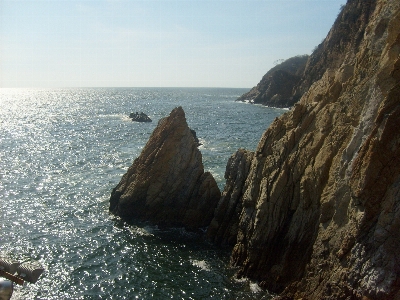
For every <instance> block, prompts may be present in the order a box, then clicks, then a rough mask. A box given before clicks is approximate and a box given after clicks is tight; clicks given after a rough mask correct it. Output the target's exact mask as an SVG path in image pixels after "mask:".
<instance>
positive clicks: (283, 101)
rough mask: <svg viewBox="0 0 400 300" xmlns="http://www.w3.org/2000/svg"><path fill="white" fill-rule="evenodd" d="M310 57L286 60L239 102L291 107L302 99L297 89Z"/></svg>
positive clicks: (268, 73) (304, 56)
mask: <svg viewBox="0 0 400 300" xmlns="http://www.w3.org/2000/svg"><path fill="white" fill-rule="evenodd" d="M308 57H309V56H308V55H299V56H295V57H292V58H289V59H287V60H285V61H284V62H282V63H280V64H278V65H276V66H275V67H273V68H272V69H271V70H269V71H268V72H267V73H266V74H265V75H264V76H263V78H262V79H261V81H260V82H259V83H258V84H257V86H255V87H253V88H252V89H251V90H250V91H249V92H247V93H245V94H243V95H242V96H240V97H239V98H238V99H237V100H238V101H250V102H251V103H256V104H263V105H266V106H271V107H291V106H293V105H294V104H295V103H296V102H297V101H298V100H299V99H300V97H301V95H302V92H301V91H300V90H299V89H298V88H297V87H298V85H299V84H300V81H301V79H302V76H303V73H304V68H305V66H306V63H307V60H308Z"/></svg>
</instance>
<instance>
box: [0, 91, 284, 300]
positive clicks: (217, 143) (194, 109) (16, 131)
mask: <svg viewBox="0 0 400 300" xmlns="http://www.w3.org/2000/svg"><path fill="white" fill-rule="evenodd" d="M246 91H247V89H219V88H213V89H208V88H198V89H197V88H182V89H180V88H159V89H158V88H98V89H0V129H1V131H0V133H1V134H0V209H1V212H0V218H1V219H0V220H1V222H0V226H1V227H0V228H1V229H0V230H1V235H0V255H3V256H6V257H9V258H12V259H15V260H18V261H31V260H34V261H39V262H40V263H41V264H42V266H43V267H44V269H45V272H44V273H43V274H42V275H41V277H40V279H39V281H38V282H37V283H35V284H29V283H25V285H24V286H16V287H15V290H14V295H13V297H12V299H269V298H270V296H268V293H266V292H263V291H261V289H259V288H258V286H257V284H256V283H255V282H251V281H248V280H237V279H235V276H234V274H235V269H234V268H232V267H230V266H229V252H228V251H226V250H221V249H218V248H217V247H215V246H213V245H211V244H210V243H208V242H207V241H205V240H204V239H203V238H202V236H201V235H199V234H198V233H193V232H187V231H185V230H184V229H182V228H172V229H168V230H166V229H159V228H157V227H156V226H151V225H149V224H143V223H135V222H134V223H133V224H127V223H126V222H123V221H122V220H120V219H119V218H116V217H114V216H113V215H110V214H109V212H108V205H109V202H108V201H109V197H110V193H111V190H112V188H114V187H115V186H116V185H117V184H118V182H119V180H120V179H121V176H122V175H123V174H124V173H125V172H126V170H127V168H128V167H129V166H130V165H131V164H132V162H133V160H134V159H135V158H136V157H137V156H139V154H140V152H141V149H142V148H143V146H144V145H145V144H146V142H147V140H148V138H149V136H150V134H151V133H152V131H153V130H154V128H155V127H156V125H157V122H158V121H159V120H160V119H161V118H163V117H166V116H168V115H169V113H170V112H171V110H172V109H173V108H175V107H177V106H182V107H183V109H184V111H185V113H186V119H187V122H188V124H189V126H190V127H191V128H192V129H194V130H195V131H196V133H197V136H198V137H199V139H200V142H201V143H202V145H201V146H200V148H199V149H200V151H201V152H202V155H203V163H204V167H205V170H206V171H210V172H211V173H212V174H213V176H214V177H215V179H216V180H217V182H218V185H219V187H220V188H221V190H222V189H223V186H224V172H225V166H226V163H227V160H228V158H229V156H230V155H232V154H233V153H234V152H235V151H236V150H237V149H238V148H246V149H249V150H254V149H255V148H256V145H257V143H258V141H259V139H260V137H261V134H262V133H263V132H264V131H265V129H266V128H267V127H268V126H269V124H270V123H271V122H272V121H273V120H274V119H275V118H276V117H277V116H279V115H281V114H282V113H283V112H284V111H283V110H280V109H273V108H267V107H263V106H256V105H251V104H245V103H241V102H235V99H236V98H237V97H238V96H240V95H241V94H243V93H244V92H246ZM131 112H144V113H146V114H147V115H148V116H149V117H150V118H151V119H152V120H153V122H151V123H136V122H132V121H131V119H129V117H128V116H129V114H130V113H131Z"/></svg>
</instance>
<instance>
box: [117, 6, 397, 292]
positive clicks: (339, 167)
mask: <svg viewBox="0 0 400 300" xmlns="http://www.w3.org/2000/svg"><path fill="white" fill-rule="evenodd" d="M399 20H400V2H399V1H397V0H389V1H385V0H371V1H364V0H349V1H347V4H346V5H345V6H344V7H343V8H342V9H341V11H340V13H339V15H338V17H337V19H336V21H335V23H334V25H333V27H332V29H331V30H330V32H329V33H328V35H327V37H326V38H325V40H324V41H323V42H322V43H321V44H320V45H318V46H317V47H316V49H315V50H314V52H313V53H312V54H311V55H310V56H309V57H302V58H301V59H298V60H296V62H301V63H302V64H296V65H295V66H294V67H296V68H297V69H296V68H293V69H289V71H288V70H283V71H285V72H286V73H288V74H289V73H290V74H289V75H288V74H285V73H284V72H278V71H279V70H278V69H275V71H274V72H271V73H269V75H268V76H266V77H265V80H262V82H263V83H266V84H267V88H265V89H264V87H265V86H263V87H261V84H260V86H259V87H258V88H255V89H253V90H252V91H250V92H249V93H250V94H247V95H246V94H245V96H243V97H242V100H246V99H247V100H252V101H254V102H255V103H257V102H258V101H260V102H261V104H264V103H263V101H264V100H265V101H267V100H268V99H269V100H268V101H270V100H271V99H272V98H273V99H272V100H274V101H275V100H277V99H284V100H285V101H284V103H283V104H282V105H281V107H283V106H287V105H288V103H289V102H290V101H292V100H296V101H295V103H291V102H290V104H289V106H292V108H291V110H289V111H288V112H287V113H285V114H284V115H282V116H281V117H279V118H277V119H276V120H275V121H274V122H273V123H272V124H271V126H270V127H269V128H268V129H267V130H266V131H265V132H264V134H263V135H262V137H261V139H260V142H259V144H258V146H257V149H256V150H255V151H248V150H245V149H239V150H238V151H237V152H236V153H234V154H233V155H232V156H231V158H229V159H228V158H227V160H228V163H227V167H226V173H225V179H226V185H225V188H224V191H223V192H222V193H221V192H220V191H219V189H218V186H217V185H216V183H215V180H214V178H213V177H212V175H211V174H210V173H208V172H205V171H204V168H203V165H202V162H201V153H200V151H199V149H198V148H197V146H198V145H197V144H196V142H195V139H194V135H193V133H191V131H190V129H189V127H188V125H187V123H186V119H185V116H184V111H183V109H182V108H176V109H174V110H173V111H172V112H171V114H170V116H169V117H167V118H164V119H161V120H160V122H159V124H158V126H157V128H156V129H155V130H154V132H153V134H152V135H151V137H150V139H149V141H148V143H147V144H146V146H145V147H144V149H143V151H142V154H141V155H140V156H139V157H138V158H137V159H136V160H135V161H134V162H133V164H132V166H131V167H130V168H129V169H128V171H127V173H126V174H125V175H124V176H123V177H122V179H121V182H120V183H119V184H118V185H117V187H115V188H114V190H113V192H112V195H111V199H110V211H111V212H112V213H114V214H116V215H119V216H121V217H123V218H125V219H129V218H138V219H141V220H147V221H150V222H152V223H155V224H160V225H163V226H184V227H186V228H189V229H195V228H202V227H207V231H206V235H207V237H208V239H209V240H210V241H212V242H213V243H214V244H216V245H218V246H223V247H229V248H230V249H231V259H230V261H231V264H232V265H233V266H235V267H236V268H237V269H238V273H237V276H238V277H248V278H250V279H252V280H254V281H257V282H258V283H259V285H260V286H261V287H263V288H265V289H268V290H269V291H272V292H274V293H276V294H277V295H278V296H277V299H360V300H361V299H378V300H389V299H400V280H399V278H400V267H399V262H400V252H399V251H398V249H400V131H399V130H398V129H399V128H400V22H399ZM304 62H305V63H304ZM280 71H282V70H280ZM267 74H268V73H267ZM284 76H286V78H289V79H291V80H286V79H284ZM285 80H286V81H285ZM284 82H287V83H288V84H290V87H291V89H290V91H291V94H279V93H280V91H283V90H284V89H281V88H282V86H281V84H283V83H284ZM268 86H270V87H271V88H270V89H269V90H268ZM263 95H265V96H263ZM271 95H272V97H270V96H271ZM275 95H277V96H276V97H275ZM253 96H254V97H253ZM251 97H253V98H251ZM263 99H264V100H263ZM289 100H290V101H289ZM268 101H267V102H268ZM267 102H265V103H267ZM266 105H268V104H266ZM274 105H275V104H274ZM275 106H279V105H275Z"/></svg>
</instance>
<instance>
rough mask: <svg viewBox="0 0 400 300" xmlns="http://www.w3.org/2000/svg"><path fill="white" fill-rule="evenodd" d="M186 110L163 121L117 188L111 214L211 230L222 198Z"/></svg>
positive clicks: (112, 197) (164, 224) (160, 223)
mask: <svg viewBox="0 0 400 300" xmlns="http://www.w3.org/2000/svg"><path fill="white" fill-rule="evenodd" d="M220 194H221V193H220V191H219V188H218V186H217V183H216V182H215V179H214V178H213V176H212V175H211V174H210V173H209V172H204V167H203V163H202V156H201V153H200V151H199V149H197V144H196V142H195V139H194V135H193V132H192V131H191V130H190V128H189V127H188V125H187V122H186V118H185V113H184V111H183V109H182V107H178V108H175V109H174V110H172V112H171V114H170V115H169V117H166V118H163V119H161V120H160V121H159V123H158V125H157V127H156V129H155V130H154V131H153V133H152V135H151V137H150V139H149V141H148V142H147V144H146V146H145V147H144V148H143V150H142V153H141V154H140V156H139V157H138V158H136V159H135V161H134V162H133V164H132V166H131V167H130V168H129V169H128V171H127V173H126V174H125V175H124V176H123V177H122V179H121V181H120V183H119V184H118V185H117V186H116V187H115V188H114V189H113V191H112V194H111V198H110V211H111V212H112V213H114V214H116V215H118V216H121V217H123V218H125V219H130V218H136V219H139V220H144V221H150V222H151V223H153V224H157V225H161V226H185V227H187V228H190V229H196V228H200V227H205V226H207V225H208V224H209V223H210V221H211V219H212V216H213V213H214V209H215V207H216V205H217V203H218V200H219V198H220Z"/></svg>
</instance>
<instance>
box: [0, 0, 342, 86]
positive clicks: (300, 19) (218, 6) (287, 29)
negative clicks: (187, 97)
mask: <svg viewBox="0 0 400 300" xmlns="http://www.w3.org/2000/svg"><path fill="white" fill-rule="evenodd" d="M345 2H346V0H293V1H289V0H241V1H236V0H210V1H208V0H185V1H183V0H147V1H140V0H103V1H100V0H68V1H61V0H47V1H40V0H31V1H19V0H0V87H110V86H118V87H120V86H121V87H151V86H152V87H164V86H166V87H168V86H171V87H246V88H250V87H252V86H254V85H256V84H257V83H258V82H259V81H260V79H261V77H262V76H263V75H264V74H265V73H266V72H267V71H268V70H269V69H270V68H271V67H273V66H274V61H276V60H278V59H286V58H289V57H292V56H295V55H299V54H310V53H311V51H312V49H313V48H314V47H315V46H316V45H318V44H319V43H320V42H321V40H322V39H323V38H324V37H325V36H326V35H327V33H328V31H329V29H330V27H331V26H332V24H333V22H334V20H335V18H336V16H337V14H338V12H339V9H340V6H341V5H343V4H345Z"/></svg>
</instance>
